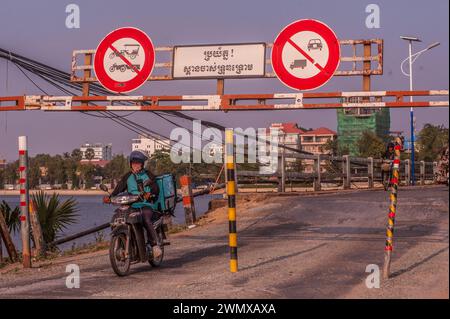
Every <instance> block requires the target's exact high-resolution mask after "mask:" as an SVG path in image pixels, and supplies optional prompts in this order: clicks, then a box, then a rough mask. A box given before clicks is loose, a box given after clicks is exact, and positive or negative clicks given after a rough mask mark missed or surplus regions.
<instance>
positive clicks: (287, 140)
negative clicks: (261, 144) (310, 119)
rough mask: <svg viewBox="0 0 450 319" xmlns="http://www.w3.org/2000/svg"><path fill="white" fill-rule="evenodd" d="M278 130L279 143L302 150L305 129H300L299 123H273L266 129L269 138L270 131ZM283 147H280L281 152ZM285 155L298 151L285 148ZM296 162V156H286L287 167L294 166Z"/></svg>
mask: <svg viewBox="0 0 450 319" xmlns="http://www.w3.org/2000/svg"><path fill="white" fill-rule="evenodd" d="M276 129H277V130H278V144H279V145H285V146H287V147H289V148H291V149H296V150H301V134H303V133H304V132H305V131H304V130H302V129H300V128H299V127H298V125H297V123H292V122H290V123H272V124H271V125H270V127H269V128H268V129H267V130H266V132H267V137H266V139H267V140H269V137H270V132H271V131H272V130H276ZM282 150H283V149H281V148H280V149H279V150H278V151H279V152H281V151H282ZM284 152H285V155H289V154H292V153H296V152H295V151H294V150H290V149H286V150H284ZM296 162H298V161H297V160H296V159H295V158H288V157H287V158H286V167H287V168H289V167H292V166H293V165H294V164H295V163H296Z"/></svg>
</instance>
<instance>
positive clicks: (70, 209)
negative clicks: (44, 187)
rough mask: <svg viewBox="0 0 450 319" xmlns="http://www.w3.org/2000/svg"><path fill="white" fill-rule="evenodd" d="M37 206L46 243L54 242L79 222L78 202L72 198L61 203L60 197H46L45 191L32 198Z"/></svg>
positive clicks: (55, 195)
mask: <svg viewBox="0 0 450 319" xmlns="http://www.w3.org/2000/svg"><path fill="white" fill-rule="evenodd" d="M32 200H33V201H34V203H35V206H36V212H37V214H38V216H39V221H40V223H41V227H42V232H43V236H44V240H45V242H46V243H50V242H52V241H54V240H55V239H56V238H57V237H58V233H60V232H61V231H62V230H64V229H67V227H68V226H70V225H72V224H75V223H76V222H77V217H78V216H79V215H78V214H77V212H78V209H77V207H76V206H77V202H76V201H75V200H74V199H73V198H72V197H71V198H69V199H67V200H65V201H64V202H61V199H60V198H59V195H58V194H56V193H54V194H53V195H52V196H49V195H46V194H45V193H44V192H43V191H39V192H38V193H36V194H34V195H33V196H32Z"/></svg>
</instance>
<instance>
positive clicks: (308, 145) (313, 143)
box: [301, 127, 337, 173]
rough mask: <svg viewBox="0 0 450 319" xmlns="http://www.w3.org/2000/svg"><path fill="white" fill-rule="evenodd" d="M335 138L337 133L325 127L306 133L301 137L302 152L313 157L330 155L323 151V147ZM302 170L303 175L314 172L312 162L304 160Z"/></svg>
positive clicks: (328, 152)
mask: <svg viewBox="0 0 450 319" xmlns="http://www.w3.org/2000/svg"><path fill="white" fill-rule="evenodd" d="M336 138H337V133H336V132H335V131H333V130H330V129H329V128H326V127H319V128H318V129H315V130H311V131H306V132H305V133H303V134H302V135H301V144H302V150H303V151H305V152H308V153H312V154H314V155H317V154H330V153H331V152H330V151H326V150H324V146H325V145H326V144H327V143H328V142H329V141H333V140H335V139H336ZM303 170H304V172H305V173H312V172H314V160H304V161H303Z"/></svg>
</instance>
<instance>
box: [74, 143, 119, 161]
mask: <svg viewBox="0 0 450 319" xmlns="http://www.w3.org/2000/svg"><path fill="white" fill-rule="evenodd" d="M90 148H91V149H93V150H94V158H93V159H92V161H110V160H111V159H112V144H103V143H85V144H83V145H81V147H80V151H81V154H82V158H81V160H83V161H87V160H88V159H87V158H86V151H87V150H88V149H90Z"/></svg>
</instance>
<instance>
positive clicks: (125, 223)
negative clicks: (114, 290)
mask: <svg viewBox="0 0 450 319" xmlns="http://www.w3.org/2000/svg"><path fill="white" fill-rule="evenodd" d="M147 182H149V180H147ZM145 186H148V184H147V183H144V187H145ZM100 189H101V190H103V191H105V192H107V193H108V194H109V190H108V187H107V186H106V185H103V184H102V185H100ZM143 195H144V192H141V193H140V194H139V195H132V194H129V193H127V192H124V193H120V194H118V195H117V196H114V197H112V198H111V200H110V202H111V204H113V205H115V206H119V207H118V208H117V209H116V210H115V211H114V215H113V217H112V219H111V223H110V224H111V241H110V247H109V259H110V262H111V266H112V268H113V270H114V272H115V273H116V274H117V275H118V276H121V277H122V276H127V275H128V274H129V271H130V266H131V264H135V263H139V262H141V263H145V262H148V263H149V264H150V265H151V266H153V267H159V266H160V265H161V263H162V261H163V258H164V246H165V245H169V242H167V241H165V240H166V235H165V229H164V223H163V218H164V214H163V213H162V212H160V211H154V214H153V220H152V222H153V227H154V228H155V230H156V234H157V245H158V246H159V247H160V248H161V251H162V254H161V255H160V256H159V257H158V258H154V257H153V252H152V249H150V247H147V245H146V238H145V237H146V232H145V229H144V226H143V217H142V214H141V212H140V211H139V210H138V209H134V208H132V207H131V204H133V203H136V202H140V201H142V198H143Z"/></svg>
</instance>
